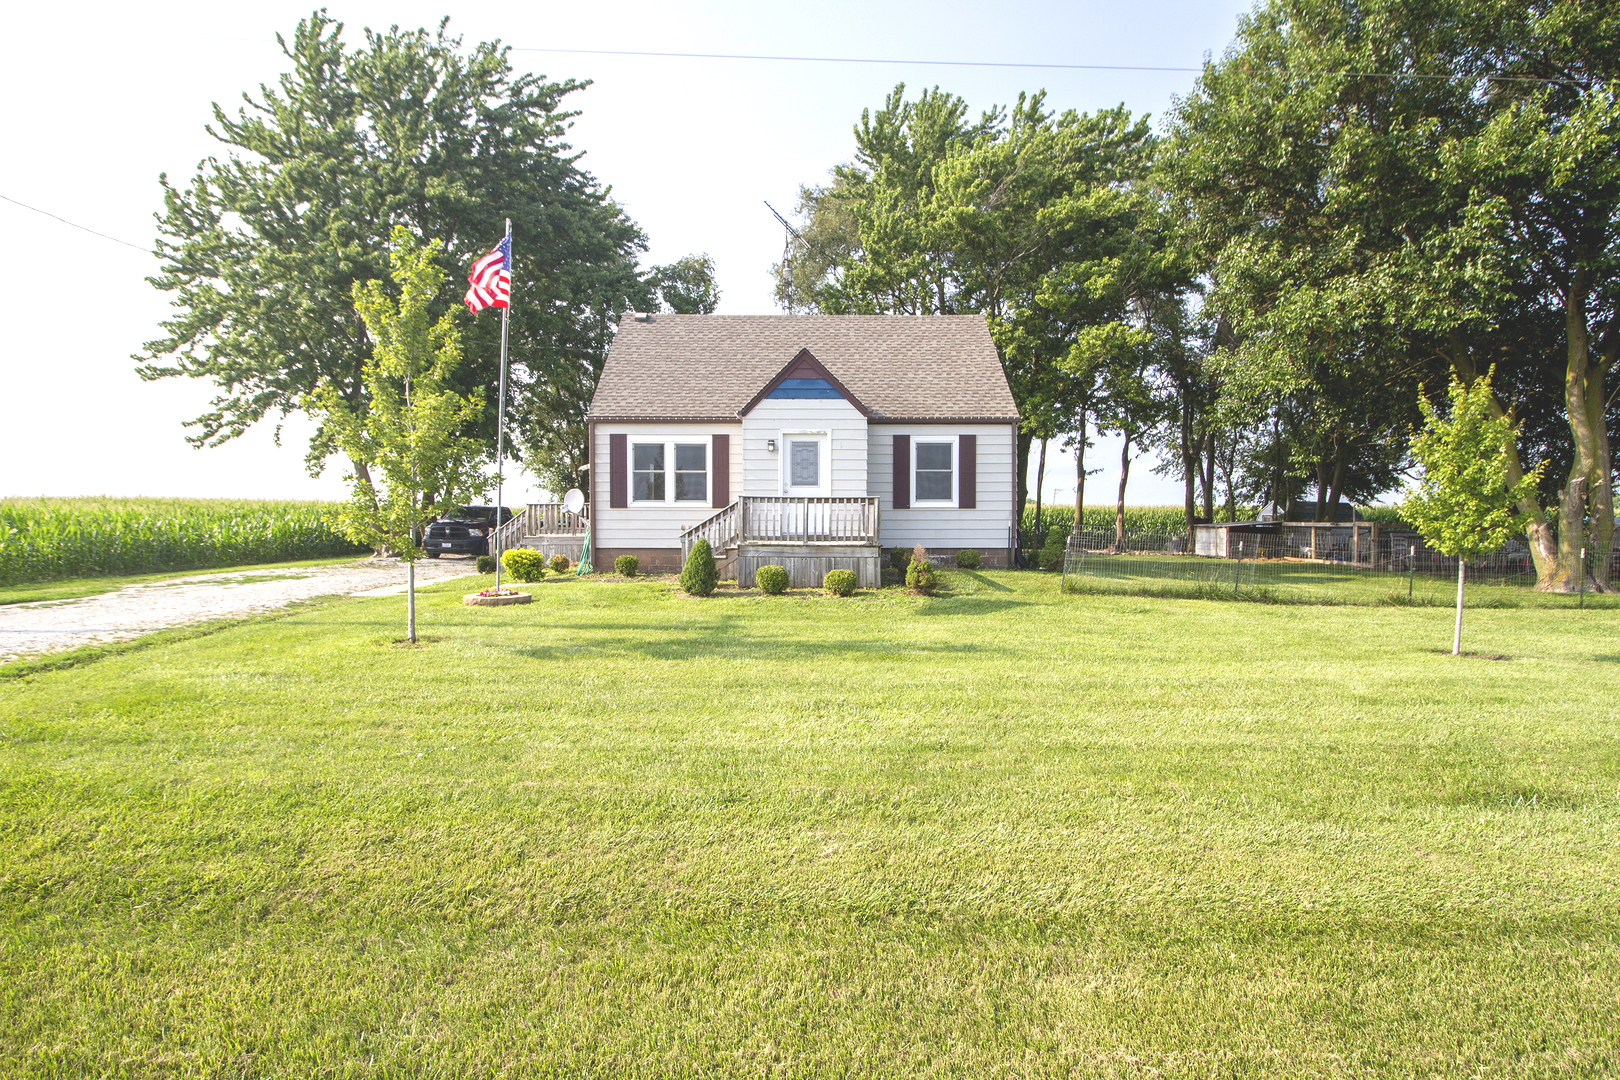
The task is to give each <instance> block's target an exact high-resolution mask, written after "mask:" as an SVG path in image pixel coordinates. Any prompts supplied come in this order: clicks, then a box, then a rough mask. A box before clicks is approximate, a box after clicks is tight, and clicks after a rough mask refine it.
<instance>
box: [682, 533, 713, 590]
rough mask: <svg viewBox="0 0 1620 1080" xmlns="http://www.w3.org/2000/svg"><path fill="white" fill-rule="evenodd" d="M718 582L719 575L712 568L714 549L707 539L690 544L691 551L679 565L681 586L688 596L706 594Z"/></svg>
mask: <svg viewBox="0 0 1620 1080" xmlns="http://www.w3.org/2000/svg"><path fill="white" fill-rule="evenodd" d="M719 583H720V575H719V574H717V573H715V569H714V549H713V548H711V547H710V546H709V542H708V541H707V540H699V541H698V542H697V543H695V544H693V545H692V553H691V554H690V555H688V556H687V557H686V565H685V566H683V567H681V588H682V589H683V590H684V591H685V592H686V594H687V595H688V596H708V595H709V594H710V593H712V592H714V587H715V586H716V585H718V584H719Z"/></svg>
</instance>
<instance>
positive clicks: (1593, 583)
mask: <svg viewBox="0 0 1620 1080" xmlns="http://www.w3.org/2000/svg"><path fill="white" fill-rule="evenodd" d="M1586 288H1587V286H1586V280H1585V274H1584V273H1583V272H1581V271H1577V272H1576V273H1575V275H1574V280H1573V281H1571V283H1570V289H1569V292H1568V294H1567V295H1568V297H1569V300H1568V302H1567V303H1566V305H1565V307H1564V328H1565V333H1566V335H1567V336H1568V339H1569V359H1568V363H1567V365H1566V368H1565V375H1564V404H1565V408H1566V411H1567V412H1568V414H1569V434H1570V439H1571V442H1572V443H1573V445H1574V448H1575V457H1574V460H1573V461H1571V462H1570V468H1569V480H1568V482H1567V483H1566V484H1565V485H1564V498H1563V502H1562V504H1561V505H1560V506H1559V508H1558V567H1559V574H1558V577H1557V578H1556V579H1555V587H1553V588H1551V589H1550V590H1549V591H1553V592H1578V591H1579V590H1580V589H1581V588H1582V581H1581V549H1582V548H1585V547H1588V546H1592V547H1601V548H1602V549H1603V550H1604V552H1605V553H1607V551H1608V548H1609V545H1610V543H1611V542H1612V541H1613V537H1614V494H1613V490H1612V488H1611V486H1610V485H1611V471H1610V467H1611V462H1610V458H1609V433H1608V430H1607V426H1606V424H1605V422H1604V421H1605V417H1604V415H1603V414H1604V405H1605V404H1606V402H1605V401H1604V397H1603V365H1602V364H1601V363H1599V364H1594V363H1592V359H1593V358H1592V354H1591V343H1590V340H1589V338H1588V336H1587V326H1586ZM1588 523H1590V526H1591V529H1590V531H1591V538H1590V541H1589V540H1588V537H1587V532H1588ZM1591 562H1592V563H1596V564H1599V565H1601V568H1602V571H1601V572H1602V577H1601V578H1600V577H1598V576H1597V574H1595V573H1592V572H1590V571H1589V572H1588V573H1587V574H1586V578H1587V580H1586V582H1585V587H1586V588H1588V589H1591V590H1593V591H1595V592H1607V591H1608V590H1609V583H1608V568H1609V560H1608V558H1607V557H1606V554H1605V557H1602V558H1598V559H1594V560H1591ZM1589 565H1590V564H1589ZM1592 569H1593V570H1596V569H1597V567H1596V566H1593V567H1592ZM1558 585H1561V586H1562V587H1561V588H1560V587H1556V586H1558ZM1537 587H1538V588H1539V587H1540V583H1539V582H1538V583H1537Z"/></svg>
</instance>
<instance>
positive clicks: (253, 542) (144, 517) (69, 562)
mask: <svg viewBox="0 0 1620 1080" xmlns="http://www.w3.org/2000/svg"><path fill="white" fill-rule="evenodd" d="M331 509H332V508H330V507H327V506H323V505H322V504H320V503H305V502H227V501H225V500H200V499H113V500H103V499H8V500H6V501H4V502H0V585H13V584H17V583H20V582H27V581H50V580H52V579H57V578H75V577H101V576H112V575H115V574H150V573H155V572H158V571H163V570H206V569H208V568H210V567H215V566H245V565H248V564H251V563H269V562H294V561H297V560H300V559H318V558H321V557H322V556H326V555H353V554H359V553H361V552H363V551H366V550H367V549H366V548H363V547H361V546H359V545H357V544H355V543H354V542H353V541H351V540H349V539H348V538H347V537H345V536H344V535H343V534H342V533H340V532H339V531H338V530H337V528H336V526H335V524H334V522H333V520H332V514H331V513H330V510H331Z"/></svg>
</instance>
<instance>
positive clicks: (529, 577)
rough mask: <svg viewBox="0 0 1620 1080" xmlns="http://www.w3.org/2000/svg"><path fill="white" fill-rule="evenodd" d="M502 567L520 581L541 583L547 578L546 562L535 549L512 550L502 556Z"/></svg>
mask: <svg viewBox="0 0 1620 1080" xmlns="http://www.w3.org/2000/svg"><path fill="white" fill-rule="evenodd" d="M501 566H502V567H504V568H505V570H506V572H507V573H508V574H511V575H512V576H513V577H514V578H516V579H517V580H519V581H525V582H527V581H539V580H540V579H541V578H543V577H545V576H546V560H545V557H544V556H542V555H541V554H540V553H539V552H538V551H536V550H534V549H533V548H511V549H509V550H507V551H505V552H503V553H502V554H501Z"/></svg>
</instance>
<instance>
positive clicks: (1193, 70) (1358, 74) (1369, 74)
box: [510, 45, 1587, 86]
mask: <svg viewBox="0 0 1620 1080" xmlns="http://www.w3.org/2000/svg"><path fill="white" fill-rule="evenodd" d="M510 48H511V49H512V51H513V52H532V53H567V54H570V55H576V56H640V57H654V58H661V59H666V60H768V61H773V62H777V63H794V64H900V65H912V66H918V67H982V68H1027V69H1035V70H1043V71H1146V72H1160V73H1166V72H1167V73H1172V74H1193V75H1196V74H1198V73H1200V72H1202V71H1203V70H1204V69H1203V68H1202V67H1149V66H1144V65H1137V64H1038V63H1027V62H1022V61H1014V60H902V59H895V58H882V57H873V56H772V55H768V54H756V53H695V52H690V53H689V52H643V51H633V50H630V49H552V48H540V47H537V46H524V45H513V46H511V47H510ZM1281 74H1284V75H1294V76H1298V77H1303V78H1312V79H1315V78H1325V77H1329V76H1335V75H1340V76H1343V77H1345V78H1348V79H1440V80H1445V81H1448V82H1449V81H1454V80H1458V79H1467V80H1472V81H1477V80H1479V79H1488V80H1490V81H1492V82H1528V83H1548V84H1557V85H1565V84H1567V85H1571V86H1585V85H1587V84H1586V83H1585V82H1582V81H1580V80H1578V79H1546V78H1542V77H1541V76H1539V75H1446V74H1428V73H1424V72H1417V71H1404V72H1403V71H1396V72H1390V71H1287V70H1286V69H1285V70H1283V71H1282V72H1281Z"/></svg>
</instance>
